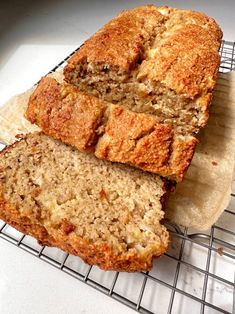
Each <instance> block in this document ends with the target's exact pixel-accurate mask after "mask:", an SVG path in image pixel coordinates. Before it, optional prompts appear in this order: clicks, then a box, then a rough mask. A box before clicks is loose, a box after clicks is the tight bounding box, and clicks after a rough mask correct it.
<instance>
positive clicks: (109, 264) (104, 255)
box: [0, 187, 167, 272]
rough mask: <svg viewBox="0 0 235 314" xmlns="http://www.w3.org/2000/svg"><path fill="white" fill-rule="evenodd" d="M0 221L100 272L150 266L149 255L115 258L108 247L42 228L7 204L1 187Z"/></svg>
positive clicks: (56, 230)
mask: <svg viewBox="0 0 235 314" xmlns="http://www.w3.org/2000/svg"><path fill="white" fill-rule="evenodd" d="M0 219H2V220H4V221H5V222H6V223H8V224H10V225H11V226H13V227H14V228H16V229H17V230H19V231H20V232H23V233H25V234H28V235H31V236H33V237H35V238H36V239H37V240H38V241H39V243H40V244H42V245H47V246H55V247H58V248H61V249H62V250H64V251H66V252H68V253H70V254H73V255H77V256H80V257H81V258H82V259H83V260H84V261H85V262H86V263H88V264H90V265H93V264H95V265H98V266H99V267H100V268H101V269H104V270H116V271H126V272H134V271H146V270H150V269H151V267H152V257H151V256H149V258H148V259H146V257H145V258H141V256H140V255H137V254H136V253H135V254H134V253H129V254H120V255H117V254H115V253H114V252H113V250H112V249H111V247H110V246H109V245H108V244H106V243H103V244H99V245H96V244H92V243H89V242H88V241H86V240H84V239H82V238H81V237H79V236H77V235H75V234H74V233H73V232H69V233H67V232H65V231H64V227H62V228H61V229H46V227H45V226H44V225H43V221H40V219H39V218H38V217H34V215H32V214H31V215H30V216H25V215H22V214H21V213H20V211H19V210H17V208H16V207H15V206H14V205H12V204H10V203H9V202H7V201H6V200H5V199H4V197H3V190H2V187H0ZM67 224H68V222H67ZM166 249H167V247H163V246H161V247H159V249H158V250H157V251H156V257H157V256H160V255H162V254H163V253H164V252H165V251H166Z"/></svg>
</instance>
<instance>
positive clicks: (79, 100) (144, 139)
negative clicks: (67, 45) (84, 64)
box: [25, 77, 197, 181]
mask: <svg viewBox="0 0 235 314" xmlns="http://www.w3.org/2000/svg"><path fill="white" fill-rule="evenodd" d="M25 116H26V118H27V119H28V120H29V121H30V122H31V123H36V124H37V125H38V126H39V127H40V128H41V129H42V130H43V131H44V132H45V133H46V134H47V135H50V136H52V137H54V138H57V139H60V140H62V141H63V142H65V143H67V144H70V145H73V146H75V147H76V148H77V149H78V150H80V151H85V152H93V153H94V154H95V155H96V156H97V157H98V158H100V159H103V160H110V161H116V162H122V163H129V164H131V165H134V166H136V167H139V168H141V169H143V170H147V171H150V172H154V173H157V174H160V175H161V176H164V177H168V178H170V179H173V180H176V181H181V180H182V179H183V175H184V173H185V171H186V169H187V168H188V166H189V164H190V161H191V159H192V156H193V153H194V150H195V146H196V143H197V140H196V138H195V137H194V136H191V135H187V136H184V135H182V134H180V133H178V132H176V130H175V129H174V128H173V127H172V126H171V125H170V124H167V123H162V122H160V121H159V120H158V119H157V118H156V116H154V115H150V114H145V113H137V112H133V111H130V110H128V109H126V108H125V107H123V106H120V105H114V104H110V103H107V102H105V101H102V100H99V99H98V98H96V97H94V96H91V95H87V94H85V93H82V92H80V91H79V90H78V88H76V87H74V86H72V85H69V84H59V83H58V82H57V81H56V80H55V79H53V78H50V77H46V78H43V79H42V80H41V82H40V83H39V85H38V87H37V88H36V90H35V91H34V92H33V94H32V95H31V97H30V100H29V103H28V108H27V110H26V113H25Z"/></svg>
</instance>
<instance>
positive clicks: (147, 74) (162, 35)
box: [64, 5, 222, 98]
mask: <svg viewBox="0 0 235 314" xmlns="http://www.w3.org/2000/svg"><path fill="white" fill-rule="evenodd" d="M221 38H222V32H221V30H220V28H219V26H218V25H217V24H216V22H215V21H214V19H212V18H210V17H207V16H206V15H205V14H203V13H199V12H194V11H189V10H179V9H174V8H169V7H156V6H154V5H148V6H142V7H138V8H135V9H132V10H128V11H123V12H122V13H121V14H119V15H118V16H117V17H115V18H113V19H112V20H111V21H110V22H109V23H108V24H106V25H105V26H104V27H103V28H102V29H101V30H99V31H98V32H97V33H96V34H95V35H93V36H92V37H91V38H90V39H89V40H87V41H86V42H85V43H84V45H82V46H81V48H80V49H79V50H78V51H77V52H76V53H75V54H74V55H73V56H72V57H71V58H70V59H69V61H68V65H67V67H66V68H65V71H64V73H65V77H67V80H69V76H68V74H69V73H70V72H71V71H73V70H74V69H75V67H76V66H77V65H78V64H80V63H82V62H84V61H86V62H87V63H88V64H90V65H91V66H92V65H93V64H99V65H100V64H101V65H104V66H106V67H112V68H116V69H117V71H119V72H121V73H122V74H123V73H128V72H130V71H131V70H133V68H137V67H139V64H140V67H139V69H138V70H137V72H138V73H137V77H138V79H143V78H147V79H148V80H149V81H152V82H154V81H160V82H162V83H164V84H165V85H166V86H167V87H168V88H170V89H172V90H174V91H175V92H176V93H179V94H183V95H185V96H186V97H189V98H193V97H195V96H196V95H199V94H207V93H208V92H209V91H211V90H212V89H213V87H214V85H215V81H216V75H217V69H218V66H219V62H220V57H219V54H218V49H219V47H220V43H221Z"/></svg>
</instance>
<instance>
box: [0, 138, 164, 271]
mask: <svg viewBox="0 0 235 314" xmlns="http://www.w3.org/2000/svg"><path fill="white" fill-rule="evenodd" d="M0 155H1V157H0V219H3V220H4V221H6V222H7V223H9V224H10V225H12V226H13V227H15V228H16V229H18V230H20V231H22V232H24V233H26V234H29V235H32V236H34V237H35V238H37V239H38V240H39V241H40V242H41V243H42V244H44V245H49V246H56V247H59V248H61V249H63V250H64V251H67V252H69V253H71V254H74V255H78V256H80V257H81V258H82V259H83V260H84V261H85V262H87V263H89V264H96V265H98V266H99V267H100V268H102V269H105V270H118V271H129V272H132V271H141V270H143V271H145V270H149V269H150V268H151V265H152V261H153V258H154V257H157V256H160V255H161V254H163V253H164V252H165V251H166V249H167V246H168V242H169V234H168V232H167V230H166V228H165V227H164V226H163V225H162V224H161V220H162V218H163V216H164V212H163V210H162V203H163V202H164V198H165V196H166V184H165V183H164V181H163V180H162V179H160V178H159V177H157V176H154V175H152V174H150V173H144V172H142V171H141V170H137V169H134V168H131V167H128V166H125V165H121V164H116V165H115V167H114V166H113V165H112V164H111V163H109V162H104V161H100V160H98V159H96V158H95V157H94V156H92V155H89V154H82V153H80V152H79V151H78V150H76V149H73V148H72V147H70V146H66V145H65V144H63V143H61V142H59V141H57V140H53V139H52V138H50V137H47V136H46V135H43V134H42V133H33V134H29V135H26V136H25V138H23V139H21V140H20V141H18V142H16V143H15V144H13V145H12V146H9V147H7V148H6V149H4V150H3V151H1V153H0Z"/></svg>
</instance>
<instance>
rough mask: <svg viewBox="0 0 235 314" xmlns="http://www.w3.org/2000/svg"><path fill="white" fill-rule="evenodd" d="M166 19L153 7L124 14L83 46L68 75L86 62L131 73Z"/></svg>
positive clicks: (141, 8) (73, 58)
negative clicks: (81, 63) (153, 33)
mask: <svg viewBox="0 0 235 314" xmlns="http://www.w3.org/2000/svg"><path fill="white" fill-rule="evenodd" d="M164 19H165V18H164V16H162V15H161V14H160V13H159V12H158V11H157V10H156V8H155V7H154V6H152V5H148V6H143V7H139V8H136V9H133V10H128V11H123V12H122V13H121V14H119V15H118V16H117V17H115V18H114V19H112V20H111V21H110V22H109V23H108V24H106V25H105V26H104V27H102V29H100V30H99V31H98V32H97V33H96V34H95V35H93V36H92V37H91V38H90V39H88V40H87V41H86V42H85V43H84V45H82V46H81V48H80V49H79V52H78V53H75V54H74V55H73V56H72V57H71V59H70V60H69V66H68V67H66V68H65V73H66V72H67V71H68V72H69V71H71V70H72V69H73V68H74V66H75V65H76V64H78V63H80V62H83V61H84V60H86V61H87V62H91V63H98V64H99V63H102V64H108V65H110V66H113V67H120V68H121V69H122V70H123V71H128V70H130V69H131V68H132V67H133V66H134V65H135V64H136V63H137V62H138V61H139V60H140V59H141V58H142V54H143V46H144V44H145V42H146V41H148V40H149V39H150V37H151V33H152V31H153V29H154V27H155V26H156V25H158V24H161V23H162V22H163V21H164Z"/></svg>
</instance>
